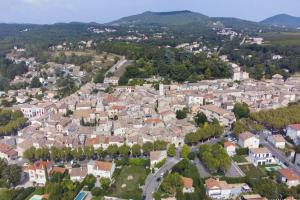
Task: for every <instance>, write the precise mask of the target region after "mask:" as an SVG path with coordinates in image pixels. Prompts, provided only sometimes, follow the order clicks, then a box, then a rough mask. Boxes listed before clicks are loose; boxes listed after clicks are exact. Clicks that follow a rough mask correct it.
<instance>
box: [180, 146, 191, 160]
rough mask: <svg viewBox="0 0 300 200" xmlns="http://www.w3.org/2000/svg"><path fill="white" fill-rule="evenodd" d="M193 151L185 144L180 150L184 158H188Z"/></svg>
mask: <svg viewBox="0 0 300 200" xmlns="http://www.w3.org/2000/svg"><path fill="white" fill-rule="evenodd" d="M190 152H191V150H190V147H189V146H188V145H186V144H185V145H183V147H182V149H181V152H180V157H181V158H184V159H188V156H189V153H190Z"/></svg>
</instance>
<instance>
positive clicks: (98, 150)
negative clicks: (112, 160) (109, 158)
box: [97, 147, 106, 158]
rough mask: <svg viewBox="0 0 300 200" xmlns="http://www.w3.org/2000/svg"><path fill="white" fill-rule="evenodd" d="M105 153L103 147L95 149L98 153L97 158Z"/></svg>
mask: <svg viewBox="0 0 300 200" xmlns="http://www.w3.org/2000/svg"><path fill="white" fill-rule="evenodd" d="M105 154H106V152H105V150H104V149H103V147H99V148H98V149H97V155H98V157H99V158H104V157H105Z"/></svg>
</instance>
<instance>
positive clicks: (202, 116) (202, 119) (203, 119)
mask: <svg viewBox="0 0 300 200" xmlns="http://www.w3.org/2000/svg"><path fill="white" fill-rule="evenodd" d="M194 120H195V123H196V124H197V126H203V125H204V123H205V122H208V120H207V117H206V115H205V114H204V113H203V112H198V113H197V115H196V116H195V117H194Z"/></svg>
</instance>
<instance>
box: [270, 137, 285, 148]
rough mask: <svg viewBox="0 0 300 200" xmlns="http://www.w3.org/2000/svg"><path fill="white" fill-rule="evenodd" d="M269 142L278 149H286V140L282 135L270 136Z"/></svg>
mask: <svg viewBox="0 0 300 200" xmlns="http://www.w3.org/2000/svg"><path fill="white" fill-rule="evenodd" d="M268 141H270V142H271V143H272V144H273V145H274V146H275V147H276V148H279V149H284V148H285V139H284V137H283V136H282V135H280V134H278V135H270V136H268Z"/></svg>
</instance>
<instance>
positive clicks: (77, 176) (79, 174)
mask: <svg viewBox="0 0 300 200" xmlns="http://www.w3.org/2000/svg"><path fill="white" fill-rule="evenodd" d="M69 174H70V179H71V181H73V182H75V181H78V182H81V181H83V179H84V178H85V177H86V176H87V174H88V171H87V167H77V168H71V169H69Z"/></svg>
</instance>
